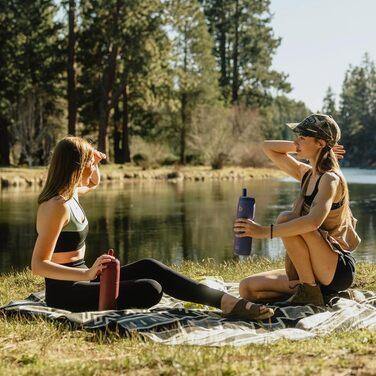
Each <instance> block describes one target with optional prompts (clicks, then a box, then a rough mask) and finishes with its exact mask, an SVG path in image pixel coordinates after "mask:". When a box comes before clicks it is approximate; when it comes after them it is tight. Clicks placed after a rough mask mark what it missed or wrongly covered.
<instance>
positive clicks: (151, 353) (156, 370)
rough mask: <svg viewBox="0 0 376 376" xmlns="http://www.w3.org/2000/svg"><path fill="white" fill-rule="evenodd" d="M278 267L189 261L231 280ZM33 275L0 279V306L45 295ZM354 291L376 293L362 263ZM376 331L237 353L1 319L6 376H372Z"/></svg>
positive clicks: (197, 272)
mask: <svg viewBox="0 0 376 376" xmlns="http://www.w3.org/2000/svg"><path fill="white" fill-rule="evenodd" d="M281 265H282V263H281V262H272V261H270V260H264V259H260V260H256V261H250V262H245V263H233V262H228V263H221V264H217V263H215V262H211V261H205V262H201V263H192V262H185V263H184V264H183V265H181V266H179V267H178V268H177V269H179V270H180V271H181V272H183V273H186V274H188V275H190V276H192V277H200V276H203V275H221V276H222V277H223V278H224V279H225V280H227V281H238V280H239V279H240V278H242V277H244V276H246V275H248V274H252V273H255V272H259V271H263V270H268V269H271V268H275V267H280V266H281ZM42 287H43V280H42V279H41V278H37V277H34V276H32V275H31V273H30V271H29V270H26V271H23V272H18V273H10V274H6V275H2V276H0V304H5V303H7V302H9V301H10V300H14V299H19V298H23V297H25V296H26V295H28V294H29V293H30V292H31V291H37V290H40V289H41V288H42ZM355 287H357V288H362V289H371V290H376V270H375V268H374V267H373V265H371V264H360V265H359V267H358V275H357V279H356V283H355ZM375 353H376V332H371V331H368V330H357V331H351V332H343V333H337V334H333V335H330V336H326V337H321V338H314V339H310V340H306V341H298V342H292V341H287V340H286V341H281V342H278V343H276V344H271V345H266V346H260V345H250V346H244V347H240V348H231V347H226V348H204V347H189V346H174V347H172V346H162V345H156V344H154V343H150V342H141V341H139V340H138V339H136V338H131V339H126V338H123V337H121V336H120V335H119V334H118V333H114V332H112V333H92V332H85V331H71V330H69V329H68V328H67V327H66V326H65V325H63V324H56V323H49V322H46V321H43V320H39V319H38V320H30V321H28V320H25V319H10V318H5V317H1V318H0V364H1V367H0V374H1V375H26V374H27V375H34V374H35V375H40V374H48V375H65V376H67V375H118V374H131V375H261V374H264V375H265V374H267V375H284V374H286V373H290V374H291V375H318V374H320V375H338V374H340V375H350V374H351V375H370V374H375V373H376V360H375V359H374V358H375Z"/></svg>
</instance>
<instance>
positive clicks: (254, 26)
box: [200, 0, 291, 106]
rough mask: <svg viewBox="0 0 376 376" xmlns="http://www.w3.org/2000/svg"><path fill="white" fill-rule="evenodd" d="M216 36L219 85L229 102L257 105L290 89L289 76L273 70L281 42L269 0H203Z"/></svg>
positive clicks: (261, 104) (268, 102)
mask: <svg viewBox="0 0 376 376" xmlns="http://www.w3.org/2000/svg"><path fill="white" fill-rule="evenodd" d="M200 2H201V3H202V5H203V7H204V10H205V14H206V16H207V19H208V22H209V25H210V32H211V34H212V36H213V38H214V41H215V44H214V54H215V56H216V59H217V62H218V65H219V67H220V73H221V76H220V86H221V90H222V93H223V96H224V98H225V100H226V101H227V102H230V103H233V104H236V103H238V102H239V101H241V102H243V103H247V104H250V105H255V106H265V105H268V104H270V103H271V102H272V92H273V91H277V92H282V93H283V92H289V91H290V90H291V87H290V85H289V84H288V83H287V81H286V80H287V75H285V74H283V73H279V72H277V71H275V70H272V69H271V65H272V58H273V55H274V54H275V52H276V49H277V48H278V46H279V45H280V43H281V39H280V38H276V37H275V36H274V34H273V30H272V28H271V26H270V22H271V17H272V16H271V14H270V11H269V7H270V0H201V1H200Z"/></svg>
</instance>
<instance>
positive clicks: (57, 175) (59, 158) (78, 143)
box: [38, 136, 94, 204]
mask: <svg viewBox="0 0 376 376" xmlns="http://www.w3.org/2000/svg"><path fill="white" fill-rule="evenodd" d="M93 153H94V149H93V147H92V146H91V145H90V143H89V142H88V141H86V140H84V139H83V138H80V137H71V136H69V137H65V138H63V139H62V140H61V141H59V142H58V144H57V145H56V147H55V150H54V152H53V154H52V157H51V161H50V165H49V168H48V174H47V179H46V182H45V184H44V187H43V190H42V192H41V193H40V195H39V197H38V204H41V203H42V202H44V201H48V200H49V199H51V198H52V197H55V196H57V195H61V196H63V197H64V198H65V199H66V200H69V199H71V198H72V196H73V193H74V189H75V188H76V187H77V185H78V184H79V182H80V181H81V178H82V172H83V170H84V168H85V166H86V164H87V163H88V162H89V161H90V159H91V158H92V156H93Z"/></svg>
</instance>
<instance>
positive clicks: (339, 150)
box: [332, 144, 346, 159]
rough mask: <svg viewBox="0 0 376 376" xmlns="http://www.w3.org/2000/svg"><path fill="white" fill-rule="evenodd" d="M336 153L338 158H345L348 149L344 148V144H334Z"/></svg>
mask: <svg viewBox="0 0 376 376" xmlns="http://www.w3.org/2000/svg"><path fill="white" fill-rule="evenodd" d="M332 150H333V152H334V154H335V155H336V157H337V159H343V158H344V156H343V155H344V154H346V150H345V148H344V146H343V145H339V144H337V145H334V146H333V148H332Z"/></svg>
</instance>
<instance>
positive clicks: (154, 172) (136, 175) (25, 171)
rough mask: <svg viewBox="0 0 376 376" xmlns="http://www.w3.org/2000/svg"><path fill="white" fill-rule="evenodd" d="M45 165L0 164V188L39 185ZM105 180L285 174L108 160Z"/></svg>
mask: <svg viewBox="0 0 376 376" xmlns="http://www.w3.org/2000/svg"><path fill="white" fill-rule="evenodd" d="M46 172H47V169H46V167H33V168H21V167H20V168H16V167H2V168H0V188H7V187H22V186H25V187H27V186H40V185H42V184H43V181H44V179H45V178H46ZM101 176H102V181H103V182H117V181H119V182H120V181H140V180H168V181H172V182H177V181H182V180H191V181H204V180H234V179H253V178H256V179H258V178H273V177H281V176H285V175H284V174H283V173H282V172H281V171H279V170H277V169H272V168H252V167H247V168H241V167H224V168H223V169H221V170H213V169H212V168H211V167H208V166H184V167H183V166H171V167H160V168H155V169H146V170H145V169H142V168H141V167H137V166H132V165H115V164H107V165H103V166H101Z"/></svg>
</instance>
